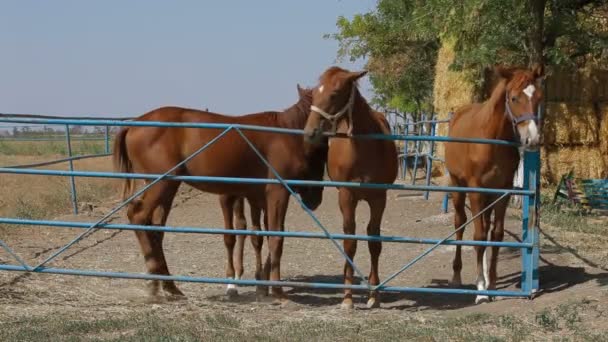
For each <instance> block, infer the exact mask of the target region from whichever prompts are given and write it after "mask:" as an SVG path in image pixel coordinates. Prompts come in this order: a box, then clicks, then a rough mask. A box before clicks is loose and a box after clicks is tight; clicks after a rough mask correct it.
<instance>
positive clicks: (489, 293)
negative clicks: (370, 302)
mask: <svg viewBox="0 0 608 342" xmlns="http://www.w3.org/2000/svg"><path fill="white" fill-rule="evenodd" d="M0 270H4V271H22V272H23V271H28V270H27V269H26V268H24V267H23V266H17V265H0ZM35 272H36V273H50V274H64V275H75V276H85V277H105V278H121V279H142V280H162V281H167V280H172V281H178V282H190V283H207V284H234V285H240V286H258V285H261V286H285V287H307V288H325V289H353V290H367V289H368V288H367V286H365V285H344V284H336V283H313V282H298V281H270V280H253V279H231V278H208V277H189V276H175V275H159V274H143V273H127V272H109V271H92V270H78V269H66V268H53V267H42V268H40V269H38V270H36V271H35ZM379 290H381V291H384V292H410V293H438V294H464V295H483V296H500V297H527V296H529V295H530V293H528V292H524V291H497V290H485V291H478V290H469V289H445V288H433V287H398V286H386V287H382V288H380V289H379Z"/></svg>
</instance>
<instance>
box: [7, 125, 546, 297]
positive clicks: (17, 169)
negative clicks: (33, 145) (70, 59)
mask: <svg viewBox="0 0 608 342" xmlns="http://www.w3.org/2000/svg"><path fill="white" fill-rule="evenodd" d="M0 122H4V123H28V124H45V125H68V126H66V128H67V130H66V132H67V134H66V140H67V142H66V143H67V145H68V151H69V153H70V155H69V156H68V158H64V159H59V160H55V161H50V162H44V163H36V164H30V165H26V166H25V167H24V166H13V167H2V168H0V174H1V173H5V174H27V175H46V176H62V177H69V178H70V179H72V180H73V179H74V178H75V177H101V178H115V179H125V178H130V179H147V180H150V181H151V182H149V183H148V184H147V185H146V186H144V187H143V188H142V189H140V190H139V191H137V192H136V193H135V194H133V195H132V196H131V197H130V198H129V199H127V200H125V201H123V202H122V203H120V205H118V206H117V207H115V208H114V209H113V210H111V211H110V212H109V213H108V214H106V215H104V216H103V217H102V218H101V219H100V220H98V221H97V222H69V221H48V220H26V219H20V218H0V224H8V225H31V226H47V227H64V228H74V229H80V230H82V229H84V232H83V233H81V234H79V235H77V236H76V237H75V238H74V239H73V240H72V241H71V242H70V243H68V244H67V245H65V246H63V247H62V248H61V249H59V250H58V251H56V252H55V253H53V254H52V255H51V256H50V257H48V258H46V259H45V260H44V261H43V262H42V263H40V264H38V265H36V266H31V265H28V264H27V263H26V262H25V261H23V259H21V258H20V257H19V256H18V254H17V253H15V252H14V251H13V250H12V249H11V248H10V247H9V246H8V245H7V244H6V243H4V242H3V241H2V240H0V247H2V248H3V249H4V250H6V251H7V252H8V253H9V254H10V255H12V256H13V257H14V258H15V260H16V261H17V262H18V263H19V265H0V270H6V271H29V272H40V273H53V274H69V275H81V276H98V277H113V278H127V279H159V280H175V281H186V282H200V283H221V284H236V285H265V286H271V285H277V286H279V285H280V286H289V287H291V286H293V287H315V288H333V289H343V288H352V289H365V290H373V289H377V290H382V291H389V292H419V293H441V294H456V293H457V294H476V295H490V296H530V295H531V294H532V293H533V292H534V291H535V290H537V289H538V258H539V250H538V229H537V226H536V225H537V223H538V210H537V209H538V205H539V201H538V184H539V183H538V182H539V180H538V174H539V168H540V162H539V154H538V152H526V153H525V156H524V165H525V172H524V186H523V188H522V189H487V188H486V189H484V188H460V187H446V186H441V187H440V186H430V185H408V184H375V183H355V182H334V181H304V180H285V179H282V178H281V177H280V176H279V175H278V173H277V172H276V170H274V169H273V168H272V166H271V165H270V164H269V163H268V161H267V160H265V158H264V156H263V155H262V154H261V153H260V152H259V151H257V149H256V148H255V146H254V145H253V144H252V143H251V142H250V141H249V140H248V139H247V137H246V135H245V134H244V133H243V131H247V130H254V131H263V132H267V133H269V134H271V133H272V134H277V133H279V134H302V133H303V131H302V130H294V129H283V128H275V127H262V126H251V125H239V124H211V123H179V122H140V121H122V120H115V119H105V120H95V119H88V118H87V119H70V118H42V117H34V118H32V117H27V118H24V117H17V116H15V115H0ZM69 125H87V126H106V127H110V126H139V127H182V128H201V129H215V130H217V131H218V133H219V134H218V136H217V137H216V138H215V139H213V140H212V141H210V142H209V143H207V144H205V145H204V146H202V147H201V148H200V149H198V150H197V151H196V152H195V153H193V154H192V155H190V156H189V157H188V158H186V159H184V160H183V161H182V162H180V163H178V164H177V165H176V166H174V167H173V168H172V169H170V170H168V171H167V172H166V173H164V174H137V173H136V174H127V173H111V172H91V171H75V170H73V164H71V162H72V161H73V160H76V159H77V158H84V157H87V158H88V157H96V156H95V155H90V156H76V157H75V156H72V155H71V151H70V146H71V141H70V135H69ZM231 130H233V131H236V132H237V133H238V134H239V135H240V136H241V137H242V138H243V139H244V140H245V141H246V142H247V143H248V144H249V146H250V147H251V148H252V149H253V151H254V152H255V153H256V154H257V155H258V157H260V159H261V160H262V161H263V162H264V163H266V165H267V166H268V167H269V169H270V170H271V171H272V172H273V174H274V176H275V178H270V179H260V178H235V177H203V176H175V175H172V174H171V173H172V171H173V170H174V169H176V168H177V167H179V166H180V165H183V164H184V163H186V162H187V161H188V160H190V159H191V158H193V157H194V156H196V155H197V154H198V153H201V152H202V151H203V150H205V149H206V148H207V147H208V146H209V145H211V144H212V143H214V142H215V141H216V140H217V139H220V138H221V136H223V135H224V134H226V133H227V132H229V131H231ZM106 132H107V130H106ZM335 137H340V136H335ZM355 138H356V139H382V140H400V141H428V142H446V141H450V142H460V143H476V144H496V145H503V146H517V144H516V143H514V142H510V141H502V140H491V139H452V138H448V137H438V136H420V135H418V136H407V135H400V134H391V135H380V134H373V135H365V136H357V137H355ZM107 141H108V140H106V148H107V151H108V152H109V147H108V146H107ZM106 155H107V154H106ZM66 161H67V162H69V163H70V164H71V166H70V170H68V171H61V170H41V169H32V168H31V167H37V166H45V165H50V164H52V163H59V162H66ZM161 180H180V181H189V182H194V181H197V182H222V183H237V182H240V183H248V184H282V185H284V186H285V187H286V188H287V190H288V191H289V192H290V193H291V194H292V195H294V196H295V192H293V190H292V189H291V186H294V185H306V186H329V187H356V188H374V189H387V190H422V191H442V192H479V193H491V194H496V195H500V197H499V198H498V199H497V200H496V201H495V203H496V202H497V201H499V200H501V199H502V198H504V197H505V196H507V195H509V194H513V195H522V196H523V198H524V205H523V212H522V217H523V220H522V231H523V234H522V242H500V243H499V242H492V241H455V240H451V239H450V238H451V237H452V236H453V235H454V234H455V233H456V231H457V230H460V229H463V228H464V227H465V226H466V225H467V224H469V223H470V222H472V220H473V219H474V218H475V217H476V216H479V215H481V214H482V213H483V211H482V212H480V213H478V214H477V215H476V216H475V217H472V218H471V219H470V220H469V221H467V222H466V223H465V224H463V225H462V226H461V227H458V229H456V230H454V232H452V233H451V234H449V235H448V236H446V237H444V238H443V239H419V238H408V237H401V236H367V235H346V234H333V233H330V232H329V230H328V229H327V228H326V227H324V225H323V224H322V223H321V222H320V221H319V220H318V219H317V218H316V216H315V215H314V214H313V213H312V211H310V209H309V208H307V207H306V206H305V205H304V204H303V203H302V202H301V200H300V199H299V198H298V197H297V196H295V199H296V201H298V202H299V204H300V205H301V206H302V208H303V209H304V210H305V211H306V212H307V213H308V214H309V215H310V216H311V218H312V219H313V220H314V222H315V224H316V225H317V226H318V228H320V229H321V233H311V232H298V231H246V230H226V229H216V228H201V227H166V226H141V225H131V224H107V223H106V222H105V221H106V220H107V219H108V218H109V217H110V216H111V215H113V214H114V213H116V212H117V211H118V210H119V209H121V208H122V207H124V206H125V205H127V204H128V203H129V202H130V201H131V200H133V199H134V198H136V197H138V196H139V195H141V194H142V193H143V192H144V191H146V190H147V189H148V188H149V187H150V186H152V185H153V184H154V183H156V182H158V181H161ZM71 184H72V185H73V184H74V183H73V181H72V183H71ZM72 194H73V197H74V198H73V199H74V204H75V203H76V196H75V195H76V193H75V187H74V186H72ZM490 207H491V206H488V207H486V208H485V209H484V211H485V210H488V209H489V208H490ZM76 209H77V208H76V207H75V210H76ZM97 229H124V230H153V231H164V232H174V233H196V234H234V235H256V236H282V237H292V238H314V239H329V240H330V241H331V242H332V243H333V244H334V245H335V246H336V248H337V249H338V250H339V251H340V252H341V253H342V255H343V256H344V257H345V259H346V261H347V262H349V263H350V264H351V265H352V266H353V268H354V269H355V272H356V273H358V275H359V276H361V277H362V278H363V279H365V276H364V275H363V274H362V273H361V272H360V271H359V270H358V268H357V267H356V265H355V264H354V262H353V261H352V260H350V259H349V258H348V256H346V254H345V253H344V251H343V250H342V247H341V246H340V245H339V244H338V243H337V242H336V240H344V239H353V240H360V241H382V242H391V243H419V244H428V245H432V246H431V247H429V248H428V249H427V250H426V251H425V252H424V253H422V254H420V255H419V256H417V257H416V258H414V259H413V260H411V261H410V262H408V263H407V264H405V265H404V267H402V268H401V269H400V270H399V271H397V272H395V273H393V274H392V275H390V276H388V277H387V278H386V279H385V280H384V281H383V282H382V283H381V284H380V285H378V286H371V285H369V284H367V283H365V281H364V283H363V284H361V285H352V286H345V285H344V284H335V283H316V282H310V283H304V282H292V281H279V282H273V281H260V280H236V279H226V278H208V277H186V276H161V275H151V274H139V273H123V272H108V271H95V270H78V269H65V268H53V267H47V266H46V264H48V263H49V262H51V261H52V260H53V259H54V258H56V257H57V256H58V255H60V254H61V253H63V252H64V251H65V250H67V249H68V248H70V247H71V246H72V245H74V244H75V243H77V242H78V241H80V240H82V239H84V238H86V237H87V236H89V234H90V233H92V232H93V231H95V230H97ZM440 245H467V246H499V247H510V248H519V249H521V250H522V286H521V290H520V291H489V290H486V291H480V290H468V289H437V288H412V287H395V286H389V285H388V283H389V282H390V281H391V280H392V279H394V278H395V277H397V276H398V275H399V274H401V273H402V272H403V271H405V270H406V269H408V268H409V267H410V266H412V265H413V264H415V263H417V262H418V261H419V260H421V259H422V258H424V257H425V256H426V255H428V254H429V253H431V252H432V251H433V250H435V249H436V248H437V247H438V246H440Z"/></svg>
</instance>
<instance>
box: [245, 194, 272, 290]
mask: <svg viewBox="0 0 608 342" xmlns="http://www.w3.org/2000/svg"><path fill="white" fill-rule="evenodd" d="M249 207H250V209H251V230H254V231H260V230H261V220H262V209H261V208H260V207H259V206H257V205H256V204H254V203H253V202H252V201H249ZM251 245H252V246H253V250H254V252H255V279H256V280H268V276H266V275H265V274H264V271H263V270H262V246H263V245H264V237H263V236H255V235H252V236H251ZM268 261H269V265H268V266H269V267H270V259H268ZM269 270H270V269H269ZM256 293H257V295H258V296H268V287H266V286H257V287H256Z"/></svg>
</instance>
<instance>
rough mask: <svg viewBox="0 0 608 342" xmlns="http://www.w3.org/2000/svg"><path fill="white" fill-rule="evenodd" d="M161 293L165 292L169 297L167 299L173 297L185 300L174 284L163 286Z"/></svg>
mask: <svg viewBox="0 0 608 342" xmlns="http://www.w3.org/2000/svg"><path fill="white" fill-rule="evenodd" d="M163 291H165V293H166V294H168V295H169V297H175V298H180V297H181V298H182V299H185V298H186V295H185V294H184V293H183V292H182V291H181V290H180V289H178V288H177V286H175V284H171V285H166V284H163Z"/></svg>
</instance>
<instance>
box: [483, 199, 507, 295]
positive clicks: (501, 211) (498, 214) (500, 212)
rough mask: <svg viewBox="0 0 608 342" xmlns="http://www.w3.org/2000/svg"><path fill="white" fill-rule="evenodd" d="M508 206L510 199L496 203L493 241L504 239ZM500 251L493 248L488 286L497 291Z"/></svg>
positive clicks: (497, 248)
mask: <svg viewBox="0 0 608 342" xmlns="http://www.w3.org/2000/svg"><path fill="white" fill-rule="evenodd" d="M508 205H509V198H508V197H507V198H505V199H503V200H501V201H500V202H499V203H496V207H495V209H494V227H493V229H492V235H491V239H492V241H498V242H501V241H502V240H503V238H504V234H505V232H504V226H505V214H506V212H507V206H508ZM498 250H499V247H497V246H492V254H491V257H490V274H489V278H490V279H489V285H488V288H489V289H490V290H495V289H496V279H497V276H496V273H497V264H498Z"/></svg>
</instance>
